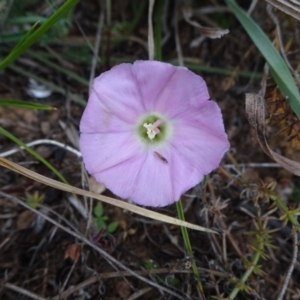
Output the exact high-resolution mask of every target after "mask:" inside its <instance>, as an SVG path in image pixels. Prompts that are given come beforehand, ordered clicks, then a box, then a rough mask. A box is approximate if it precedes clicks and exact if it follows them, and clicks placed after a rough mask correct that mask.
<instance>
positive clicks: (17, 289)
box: [3, 282, 46, 300]
mask: <svg viewBox="0 0 300 300" xmlns="http://www.w3.org/2000/svg"><path fill="white" fill-rule="evenodd" d="M3 285H4V287H6V288H7V289H10V290H13V291H15V292H18V293H20V294H23V295H25V296H27V297H30V298H31V299H35V300H46V298H43V297H40V296H39V295H37V294H35V293H32V292H30V291H27V290H25V289H23V288H20V287H18V286H16V285H14V284H11V283H8V282H6V283H4V284H3Z"/></svg>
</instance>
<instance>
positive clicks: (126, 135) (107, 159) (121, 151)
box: [79, 132, 141, 185]
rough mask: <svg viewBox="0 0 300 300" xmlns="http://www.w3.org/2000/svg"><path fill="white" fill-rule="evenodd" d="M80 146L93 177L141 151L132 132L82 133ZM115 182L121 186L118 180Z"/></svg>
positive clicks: (86, 165)
mask: <svg viewBox="0 0 300 300" xmlns="http://www.w3.org/2000/svg"><path fill="white" fill-rule="evenodd" d="M79 146H80V151H81V153H82V157H83V162H84V164H85V167H86V169H87V171H88V172H89V173H90V174H92V175H93V174H95V173H98V172H100V171H102V170H105V169H107V168H111V167H113V166H116V165H118V164H119V163H121V162H123V161H125V160H128V159H130V158H132V157H134V156H136V155H138V154H139V152H140V151H141V146H140V144H139V143H138V141H137V139H136V138H135V135H134V134H133V133H132V132H122V133H109V134H105V133H81V135H80V139H79ZM115 182H116V183H117V184H119V183H118V180H117V178H116V180H115ZM117 184H116V185H117Z"/></svg>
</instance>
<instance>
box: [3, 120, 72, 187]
mask: <svg viewBox="0 0 300 300" xmlns="http://www.w3.org/2000/svg"><path fill="white" fill-rule="evenodd" d="M0 133H1V134H3V135H4V136H6V137H7V138H9V139H10V140H12V141H13V142H14V143H16V144H17V145H19V146H20V147H23V148H24V149H25V150H26V151H27V152H28V153H30V154H31V155H32V156H34V157H35V158H36V159H37V160H39V161H40V162H41V163H43V164H44V165H45V166H46V167H48V168H49V169H50V170H51V171H52V172H53V173H54V174H55V175H56V176H57V177H58V178H59V179H60V180H61V181H62V182H64V183H65V184H69V183H68V181H67V180H66V179H65V177H64V176H63V175H62V174H61V173H60V172H59V171H58V170H57V169H56V168H55V167H53V166H52V165H51V164H50V163H49V162H48V161H47V160H46V159H44V158H43V157H42V156H41V155H40V154H38V153H37V152H36V151H34V150H33V149H32V148H30V147H28V146H27V145H26V144H24V143H23V142H22V141H21V140H19V139H18V138H17V137H16V136H14V135H13V134H11V133H10V132H8V131H7V130H5V129H4V128H2V127H1V126H0Z"/></svg>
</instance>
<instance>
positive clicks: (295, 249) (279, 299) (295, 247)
mask: <svg viewBox="0 0 300 300" xmlns="http://www.w3.org/2000/svg"><path fill="white" fill-rule="evenodd" d="M297 256H298V233H297V232H295V234H294V242H293V257H292V262H291V264H290V267H289V269H288V271H287V273H286V276H285V279H284V282H283V285H282V288H281V290H280V293H279V295H278V297H277V300H282V299H283V297H284V294H285V292H286V289H287V287H288V284H289V281H290V279H291V276H292V273H293V270H294V267H295V264H296V261H297Z"/></svg>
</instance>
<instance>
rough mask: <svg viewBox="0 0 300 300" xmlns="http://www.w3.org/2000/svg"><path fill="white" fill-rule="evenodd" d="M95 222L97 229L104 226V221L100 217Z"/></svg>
mask: <svg viewBox="0 0 300 300" xmlns="http://www.w3.org/2000/svg"><path fill="white" fill-rule="evenodd" d="M96 224H97V228H98V229H102V228H105V227H106V223H105V222H104V221H103V220H102V219H97V222H96Z"/></svg>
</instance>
